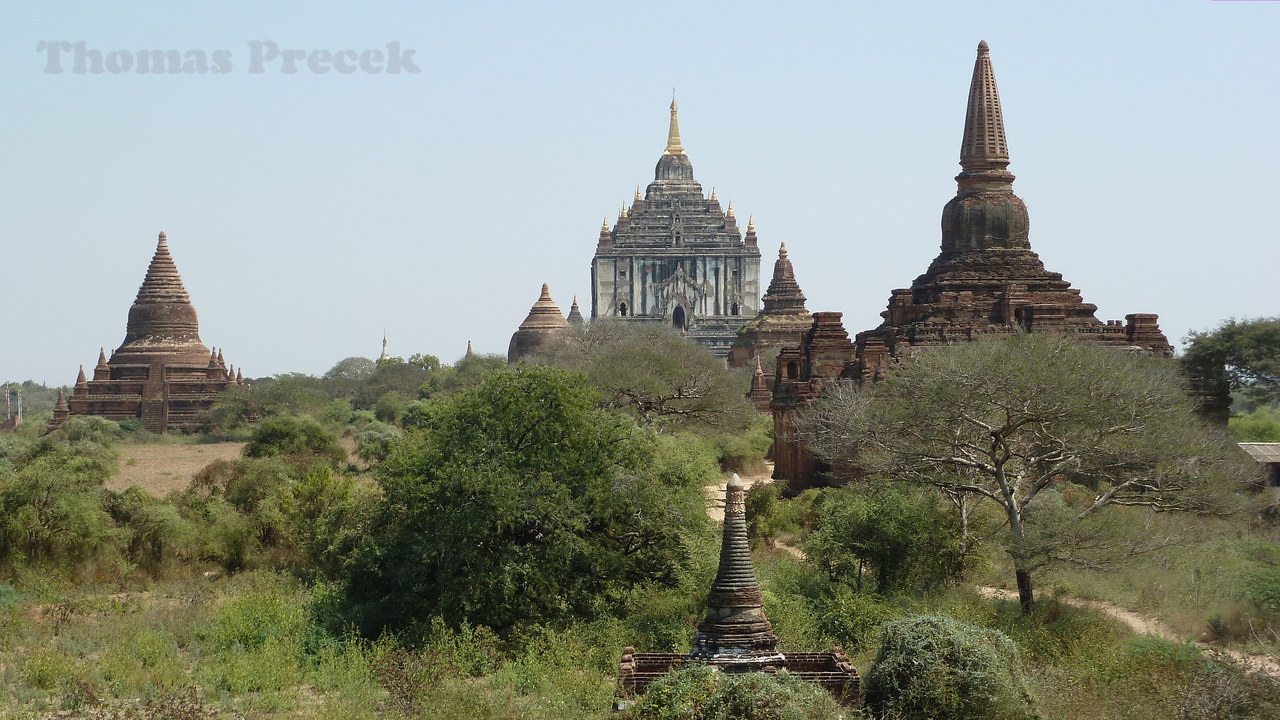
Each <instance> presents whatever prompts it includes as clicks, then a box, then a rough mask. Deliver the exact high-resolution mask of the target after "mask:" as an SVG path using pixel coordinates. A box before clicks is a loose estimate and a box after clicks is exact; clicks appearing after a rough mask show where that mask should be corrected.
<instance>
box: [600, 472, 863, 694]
mask: <svg viewBox="0 0 1280 720" xmlns="http://www.w3.org/2000/svg"><path fill="white" fill-rule="evenodd" d="M724 502H725V505H724V535H723V538H722V540H721V543H720V565H719V568H718V569H717V570H716V578H715V580H714V581H713V582H712V583H711V592H710V593H709V594H708V595H707V616H706V618H705V619H704V620H703V621H702V622H701V623H699V624H698V630H697V632H696V633H695V634H694V636H693V643H692V649H691V650H690V651H689V653H688V654H687V655H682V654H680V653H644V652H637V651H636V649H635V648H634V647H628V648H626V649H624V650H623V651H622V660H621V662H620V663H619V666H618V695H619V698H620V699H619V703H618V705H619V707H623V706H625V705H626V704H628V703H629V701H631V700H633V699H634V698H635V697H636V696H638V695H641V694H643V693H644V691H645V689H646V688H648V686H649V684H650V683H652V682H653V681H655V680H657V679H658V678H660V677H662V676H663V675H665V674H666V673H668V672H670V671H671V670H674V669H677V668H680V667H684V666H685V665H689V664H692V663H704V664H707V665H711V666H713V667H715V668H717V669H719V670H720V671H721V672H725V673H748V672H766V673H776V672H778V671H780V670H786V671H787V672H788V673H790V674H792V675H795V676H797V677H799V678H800V679H802V680H805V681H807V682H811V683H814V684H816V685H819V686H821V687H823V688H824V689H826V690H827V691H828V692H830V693H831V694H832V695H834V696H835V698H836V699H837V700H839V701H840V702H841V703H844V704H845V705H850V706H856V705H857V704H858V701H859V698H860V695H859V682H860V680H859V677H858V671H857V670H856V669H855V668H854V667H853V664H852V663H850V662H849V658H848V656H847V655H845V653H844V651H843V650H842V649H841V648H840V647H839V646H837V647H835V648H834V649H832V651H831V652H798V653H797V652H778V650H777V646H778V638H777V636H775V635H774V634H773V626H772V625H771V624H770V623H769V618H768V617H767V616H766V615H765V613H764V596H763V595H762V594H761V592H760V585H759V583H757V582H756V571H755V566H754V565H753V564H752V562H751V553H750V550H749V549H748V546H747V519H746V512H747V511H746V493H745V490H744V488H743V486H742V480H740V479H739V478H738V476H737V475H734V476H733V477H732V478H730V480H729V483H728V485H727V486H726V487H725V500H724Z"/></svg>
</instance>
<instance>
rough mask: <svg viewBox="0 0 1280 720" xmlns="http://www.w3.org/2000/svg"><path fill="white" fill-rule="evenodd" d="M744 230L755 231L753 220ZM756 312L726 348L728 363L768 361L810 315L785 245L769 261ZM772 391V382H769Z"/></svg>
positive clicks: (793, 338) (806, 326) (792, 341)
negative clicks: (766, 286) (770, 274)
mask: <svg viewBox="0 0 1280 720" xmlns="http://www.w3.org/2000/svg"><path fill="white" fill-rule="evenodd" d="M747 233H748V234H752V235H754V234H755V223H754V222H753V221H750V220H748V221H747ZM761 302H762V304H763V307H762V308H761V309H760V313H759V314H757V315H756V316H755V317H754V318H752V319H751V321H750V322H748V323H747V324H746V325H744V326H743V327H742V329H741V330H739V331H738V338H737V339H736V340H735V341H734V343H733V347H732V348H731V349H730V350H729V364H730V365H732V366H733V367H747V366H748V364H749V363H750V362H751V359H752V358H755V359H756V360H757V361H759V360H764V361H765V362H767V363H769V364H770V368H769V369H770V370H772V369H773V368H772V364H773V361H774V359H775V358H777V356H778V351H779V350H781V349H782V348H783V347H785V346H787V345H794V344H796V343H797V342H799V341H800V338H801V337H802V336H804V334H805V332H807V331H808V330H809V326H810V325H812V324H813V315H811V314H810V313H809V309H808V308H807V307H805V297H804V292H802V291H801V290H800V284H799V283H797V282H796V271H795V268H794V267H792V265H791V258H790V257H789V256H788V254H787V244H786V243H782V244H781V245H780V246H779V247H778V259H777V260H776V261H774V263H773V279H771V280H770V281H769V289H768V290H765V293H764V297H763V298H761ZM769 389H770V390H772V384H770V385H769Z"/></svg>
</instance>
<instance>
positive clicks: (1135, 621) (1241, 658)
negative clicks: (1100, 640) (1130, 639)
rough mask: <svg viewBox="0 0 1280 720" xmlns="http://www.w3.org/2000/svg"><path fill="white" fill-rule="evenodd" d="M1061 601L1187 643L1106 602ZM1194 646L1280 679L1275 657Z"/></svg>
mask: <svg viewBox="0 0 1280 720" xmlns="http://www.w3.org/2000/svg"><path fill="white" fill-rule="evenodd" d="M974 589H975V590H977V591H978V594H979V595H981V596H983V597H986V598H992V599H995V600H1012V601H1014V602H1017V600H1018V593H1016V592H1014V591H1012V590H1005V589H1004V588H994V587H981V586H979V587H976V588H974ZM1058 600H1059V601H1060V602H1063V603H1066V604H1067V605H1071V606H1074V607H1080V608H1088V609H1090V610H1095V611H1097V612H1100V613H1102V614H1103V615H1106V616H1108V617H1112V618H1115V619H1116V620H1119V621H1120V622H1121V623H1123V624H1124V625H1125V627H1128V628H1129V629H1130V630H1132V631H1133V632H1135V633H1137V634H1139V635H1155V636H1156V637H1159V638H1163V639H1165V640H1168V641H1170V642H1183V641H1184V640H1186V638H1184V637H1182V636H1181V635H1179V634H1178V633H1176V632H1174V630H1173V628H1170V627H1169V626H1168V625H1165V624H1164V622H1163V621H1162V620H1160V619H1159V618H1152V617H1146V616H1143V615H1139V614H1138V613H1136V612H1133V611H1132V610H1128V609H1125V608H1122V607H1120V606H1119V605H1115V604H1113V603H1109V602H1107V601H1105V600H1085V599H1083V598H1073V597H1059V598H1058ZM1194 644H1195V646H1196V647H1198V648H1200V649H1201V650H1207V651H1209V652H1211V653H1222V654H1223V655H1225V656H1227V657H1229V658H1230V659H1232V660H1234V661H1235V662H1236V663H1238V664H1240V665H1241V666H1243V667H1244V668H1245V669H1246V670H1252V671H1254V672H1262V673H1266V674H1268V675H1270V676H1272V677H1274V678H1277V679H1280V662H1277V661H1276V659H1275V658H1273V657H1269V656H1267V655H1251V654H1249V653H1246V652H1241V651H1240V650H1230V649H1226V648H1220V647H1218V646H1217V645H1211V644H1209V643H1203V642H1196V643H1194Z"/></svg>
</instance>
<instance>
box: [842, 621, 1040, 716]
mask: <svg viewBox="0 0 1280 720" xmlns="http://www.w3.org/2000/svg"><path fill="white" fill-rule="evenodd" d="M864 691H865V699H866V706H867V708H868V709H869V710H870V711H871V712H872V713H873V714H874V715H875V716H876V717H884V718H894V719H895V720H1036V719H1038V718H1040V713H1039V711H1038V710H1037V707H1036V702H1035V699H1034V698H1033V697H1032V696H1031V693H1030V691H1029V690H1028V689H1027V686H1026V683H1025V682H1024V680H1023V678H1022V675H1021V672H1020V671H1019V668H1018V650H1017V647H1016V646H1015V645H1014V644H1013V641H1012V640H1010V639H1009V637H1008V636H1007V635H1005V634H1004V633H1001V632H998V631H995V630H987V629H985V628H980V627H976V626H973V625H968V624H965V623H962V622H959V621H958V620H952V619H951V618H947V617H940V616H926V617H919V618H913V619H909V620H896V621H893V622H890V623H888V624H886V625H885V626H884V630H883V634H882V639H881V642H880V650H879V652H878V653H877V654H876V658H875V660H874V661H873V662H872V664H871V670H870V671H869V672H868V673H867V678H866V683H865V685H864Z"/></svg>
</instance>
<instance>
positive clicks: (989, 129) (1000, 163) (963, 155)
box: [960, 40, 1009, 171]
mask: <svg viewBox="0 0 1280 720" xmlns="http://www.w3.org/2000/svg"><path fill="white" fill-rule="evenodd" d="M960 165H961V167H963V168H964V169H965V170H966V171H975V170H976V171H983V170H1003V169H1004V168H1006V167H1008V166H1009V143H1008V141H1007V140H1006V139H1005V136H1004V117H1003V116H1002V115H1001V113H1000V91H999V90H998V89H997V88H996V74H995V71H994V70H992V69H991V49H990V48H989V47H988V46H987V41H986V40H983V41H982V42H980V43H978V59H977V60H976V61H975V62H974V64H973V80H972V81H971V82H970V83H969V109H968V111H967V112H966V113H965V116H964V140H963V141H962V142H961V144H960Z"/></svg>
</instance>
